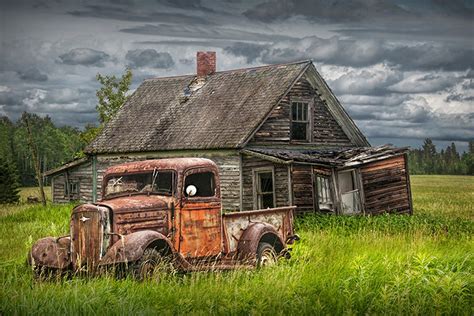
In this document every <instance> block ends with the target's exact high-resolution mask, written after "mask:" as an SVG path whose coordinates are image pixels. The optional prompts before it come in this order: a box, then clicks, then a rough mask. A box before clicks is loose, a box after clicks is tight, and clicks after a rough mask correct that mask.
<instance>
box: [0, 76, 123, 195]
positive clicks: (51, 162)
mask: <svg viewBox="0 0 474 316" xmlns="http://www.w3.org/2000/svg"><path fill="white" fill-rule="evenodd" d="M96 79H97V81H98V82H99V83H100V85H101V86H100V88H99V89H98V90H97V93H96V95H97V99H98V104H97V106H96V110H97V114H98V117H99V123H100V125H99V126H95V125H92V124H89V125H86V126H85V128H84V129H83V130H79V129H78V128H74V127H70V126H62V127H58V126H56V125H55V124H54V123H53V121H52V120H51V118H50V117H49V116H46V117H40V116H39V115H37V114H33V113H27V112H24V113H23V114H22V116H21V117H20V118H19V119H18V121H16V122H12V121H11V120H10V119H9V118H8V117H6V116H0V203H12V202H17V201H18V199H19V196H18V187H19V186H20V185H21V186H36V185H38V183H39V185H40V188H41V187H42V181H40V180H42V176H41V175H42V173H43V172H45V171H47V170H50V169H54V168H56V167H59V166H61V165H62V164H64V163H66V162H69V161H71V160H74V159H76V158H80V157H82V156H84V153H83V149H84V148H85V146H86V145H87V144H89V143H90V142H91V141H92V140H93V139H94V138H95V137H96V136H97V134H98V133H99V132H100V131H101V130H102V128H103V125H104V124H105V123H107V122H108V121H109V120H110V119H111V118H112V117H113V116H114V115H115V113H116V112H117V111H118V109H119V108H120V107H121V106H122V105H123V104H124V103H125V101H126V100H127V98H128V91H129V88H130V84H131V82H132V72H131V71H130V69H126V70H125V73H124V74H123V75H122V76H121V77H116V76H114V75H101V74H97V76H96ZM41 191H42V190H41ZM43 195H44V193H43ZM42 200H43V202H45V200H44V196H43V198H42Z"/></svg>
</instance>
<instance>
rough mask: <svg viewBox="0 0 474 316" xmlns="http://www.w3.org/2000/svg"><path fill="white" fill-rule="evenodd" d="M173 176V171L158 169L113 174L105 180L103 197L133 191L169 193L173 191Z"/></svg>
mask: <svg viewBox="0 0 474 316" xmlns="http://www.w3.org/2000/svg"><path fill="white" fill-rule="evenodd" d="M174 178H175V174H174V172H172V171H168V170H163V171H162V170H158V169H155V170H153V171H148V172H144V173H129V174H117V175H113V176H110V177H108V178H107V179H106V180H105V183H106V185H105V197H106V198H107V197H111V196H118V195H130V194H135V193H138V194H161V195H171V194H173V192H174V189H173V188H174V183H175V181H174Z"/></svg>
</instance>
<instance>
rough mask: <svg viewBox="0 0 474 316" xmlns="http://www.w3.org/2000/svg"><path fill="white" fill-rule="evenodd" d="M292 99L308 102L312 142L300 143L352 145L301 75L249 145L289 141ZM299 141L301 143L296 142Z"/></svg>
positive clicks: (324, 104)
mask: <svg viewBox="0 0 474 316" xmlns="http://www.w3.org/2000/svg"><path fill="white" fill-rule="evenodd" d="M292 100H303V101H308V102H309V105H310V108H311V109H310V111H311V113H310V115H309V119H310V120H311V122H310V124H311V125H312V127H311V130H312V135H311V141H310V142H305V143H303V144H306V145H307V144H311V145H324V146H351V145H353V144H352V143H351V141H350V140H349V138H348V137H347V135H346V134H345V133H344V131H343V130H342V128H341V126H340V125H339V124H338V123H337V122H336V120H335V119H334V117H333V116H332V115H331V113H330V112H329V110H328V108H327V105H326V102H325V101H323V100H322V99H321V97H320V96H319V94H318V92H317V91H316V90H315V89H313V87H312V86H311V84H310V83H309V82H308V81H307V80H306V79H305V78H304V77H302V78H300V79H299V80H298V82H296V83H295V85H294V86H293V87H292V89H291V90H290V91H289V92H288V94H287V95H286V96H285V97H284V98H283V99H282V101H281V102H280V104H279V105H278V106H277V107H276V108H275V109H273V111H272V112H271V113H270V114H269V116H268V118H267V120H266V121H265V122H264V123H263V125H262V126H261V127H260V128H259V130H258V131H257V132H256V133H255V135H254V137H253V138H252V140H251V141H250V142H249V145H264V144H278V145H282V144H289V143H293V142H292V141H291V140H290V124H291V123H290V114H291V102H292ZM298 143H299V144H301V143H302V142H301V141H300V142H298Z"/></svg>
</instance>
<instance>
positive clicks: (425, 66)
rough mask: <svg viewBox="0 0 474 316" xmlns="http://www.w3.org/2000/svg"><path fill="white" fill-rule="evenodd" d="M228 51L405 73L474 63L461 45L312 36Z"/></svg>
mask: <svg viewBox="0 0 474 316" xmlns="http://www.w3.org/2000/svg"><path fill="white" fill-rule="evenodd" d="M225 51H226V52H227V53H230V54H233V55H234V56H238V57H241V56H244V57H246V58H247V60H248V61H254V60H256V59H257V58H261V61H262V62H264V63H266V64H274V63H284V62H290V61H297V60H304V59H312V60H314V61H316V62H322V63H325V64H334V65H343V66H352V67H365V66H370V65H374V64H377V63H381V62H386V63H388V64H390V65H392V66H395V67H399V68H400V69H403V70H446V71H464V70H465V69H467V68H469V67H471V66H472V64H473V62H474V60H473V58H474V57H473V56H474V48H473V47H470V46H466V47H464V44H462V45H461V44H459V43H453V44H445V45H440V44H438V43H423V44H413V45H398V46H395V45H391V44H390V43H389V42H386V41H381V40H361V39H359V40H357V39H344V38H341V37H339V36H333V37H330V38H320V37H317V36H310V37H305V38H302V39H290V40H286V41H278V42H275V43H274V44H266V45H256V44H246V43H236V44H234V45H233V46H229V47H227V48H226V49H225Z"/></svg>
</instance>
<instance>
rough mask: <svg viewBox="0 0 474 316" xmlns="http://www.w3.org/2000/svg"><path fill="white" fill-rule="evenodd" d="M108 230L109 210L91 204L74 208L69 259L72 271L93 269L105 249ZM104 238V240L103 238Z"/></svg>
mask: <svg viewBox="0 0 474 316" xmlns="http://www.w3.org/2000/svg"><path fill="white" fill-rule="evenodd" d="M109 230H110V223H109V209H107V208H106V207H103V206H102V207H101V206H98V205H93V204H83V205H79V206H77V207H75V208H74V210H73V211H72V215H71V223H70V231H71V238H72V243H71V259H72V264H73V267H74V269H76V270H80V269H81V268H83V267H84V268H85V269H87V270H90V269H94V267H96V266H97V264H98V263H99V261H100V259H101V257H102V255H103V253H104V248H107V246H108V245H107V243H108V240H109V239H108V237H109V236H108V235H107V233H109ZM104 237H105V238H104Z"/></svg>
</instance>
